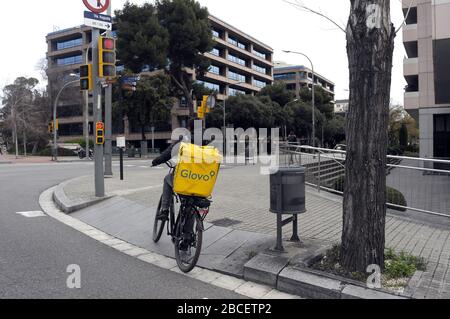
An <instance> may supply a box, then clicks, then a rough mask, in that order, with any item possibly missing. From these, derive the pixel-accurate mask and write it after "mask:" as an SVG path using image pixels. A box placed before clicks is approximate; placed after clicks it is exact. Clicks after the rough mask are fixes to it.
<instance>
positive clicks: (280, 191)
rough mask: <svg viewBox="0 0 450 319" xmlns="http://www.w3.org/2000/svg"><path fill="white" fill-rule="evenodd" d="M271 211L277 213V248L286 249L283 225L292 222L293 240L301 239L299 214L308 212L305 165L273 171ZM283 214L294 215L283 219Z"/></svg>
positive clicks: (271, 177)
mask: <svg viewBox="0 0 450 319" xmlns="http://www.w3.org/2000/svg"><path fill="white" fill-rule="evenodd" d="M270 212H272V213H274V214H277V246H276V248H275V249H276V250H280V251H283V250H284V249H283V245H282V236H283V235H282V227H283V226H285V225H287V224H289V223H291V222H292V238H291V241H300V238H299V237H298V215H299V214H303V213H306V198H305V168H304V167H280V168H278V169H276V170H275V171H272V173H271V175H270ZM282 215H292V217H290V218H288V219H286V220H282Z"/></svg>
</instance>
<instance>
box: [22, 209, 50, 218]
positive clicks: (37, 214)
mask: <svg viewBox="0 0 450 319" xmlns="http://www.w3.org/2000/svg"><path fill="white" fill-rule="evenodd" d="M16 214H19V215H22V216H24V217H27V218H34V217H45V216H46V215H45V214H44V212H42V211H40V210H39V211H30V212H17V213H16Z"/></svg>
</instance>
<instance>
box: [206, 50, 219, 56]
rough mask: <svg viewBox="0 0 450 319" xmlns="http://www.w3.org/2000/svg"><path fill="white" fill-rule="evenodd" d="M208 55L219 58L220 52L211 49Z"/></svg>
mask: <svg viewBox="0 0 450 319" xmlns="http://www.w3.org/2000/svg"><path fill="white" fill-rule="evenodd" d="M209 53H211V54H212V55H215V56H220V50H219V49H217V48H214V49H212V50H211V52H209Z"/></svg>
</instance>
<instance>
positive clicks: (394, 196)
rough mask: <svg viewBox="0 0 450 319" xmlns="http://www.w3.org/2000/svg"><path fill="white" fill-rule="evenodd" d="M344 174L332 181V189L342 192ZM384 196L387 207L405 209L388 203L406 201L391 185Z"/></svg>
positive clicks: (403, 203)
mask: <svg viewBox="0 0 450 319" xmlns="http://www.w3.org/2000/svg"><path fill="white" fill-rule="evenodd" d="M344 180H345V179H344V176H339V177H338V178H337V179H336V180H335V181H334V182H333V189H335V190H337V191H339V192H344ZM386 197H387V202H388V205H387V207H388V208H390V209H394V210H398V211H402V212H404V211H406V208H403V207H396V206H392V205H389V204H394V205H399V206H405V207H406V206H407V205H408V204H407V202H406V199H405V196H403V194H402V193H401V192H400V191H398V190H396V189H394V188H391V187H386Z"/></svg>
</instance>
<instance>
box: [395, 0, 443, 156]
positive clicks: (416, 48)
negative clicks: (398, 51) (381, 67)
mask: <svg viewBox="0 0 450 319" xmlns="http://www.w3.org/2000/svg"><path fill="white" fill-rule="evenodd" d="M402 2H403V12H404V15H405V16H406V13H407V12H408V8H409V6H410V3H411V1H410V0H403V1H402ZM403 44H404V46H405V49H406V53H407V57H405V60H404V65H403V74H404V76H405V79H406V82H407V86H406V88H405V98H404V104H405V109H406V111H408V113H410V114H411V115H412V116H413V117H414V118H415V119H416V120H417V121H418V123H419V126H420V156H421V157H423V158H441V159H450V0H414V1H413V2H412V8H411V9H410V11H409V15H408V16H407V19H406V25H405V26H404V27H403Z"/></svg>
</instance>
